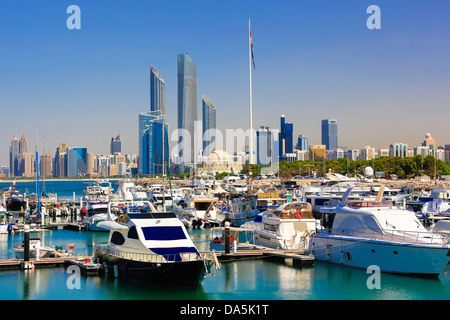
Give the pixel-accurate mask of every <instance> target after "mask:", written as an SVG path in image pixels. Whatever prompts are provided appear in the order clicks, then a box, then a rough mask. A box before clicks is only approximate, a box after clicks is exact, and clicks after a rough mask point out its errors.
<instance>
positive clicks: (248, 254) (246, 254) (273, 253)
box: [216, 247, 315, 266]
mask: <svg viewBox="0 0 450 320" xmlns="http://www.w3.org/2000/svg"><path fill="white" fill-rule="evenodd" d="M216 256H217V259H218V260H219V262H233V261H242V260H252V259H272V260H277V261H280V260H281V261H283V262H285V261H286V260H291V261H292V263H293V265H295V266H313V265H314V261H315V258H314V257H313V256H311V255H306V254H305V250H276V249H271V248H264V247H259V248H255V249H250V250H237V251H236V252H230V253H225V252H224V251H217V252H216Z"/></svg>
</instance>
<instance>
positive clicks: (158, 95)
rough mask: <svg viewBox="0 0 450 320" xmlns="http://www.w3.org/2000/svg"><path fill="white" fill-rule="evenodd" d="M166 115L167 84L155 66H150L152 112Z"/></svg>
mask: <svg viewBox="0 0 450 320" xmlns="http://www.w3.org/2000/svg"><path fill="white" fill-rule="evenodd" d="M158 110H160V111H161V114H162V115H165V114H166V83H165V82H164V79H163V78H162V77H161V75H160V74H159V72H158V70H156V69H155V68H154V67H153V66H150V111H158Z"/></svg>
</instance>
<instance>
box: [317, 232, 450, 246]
mask: <svg viewBox="0 0 450 320" xmlns="http://www.w3.org/2000/svg"><path fill="white" fill-rule="evenodd" d="M316 233H318V234H329V235H333V236H337V237H339V236H341V237H355V238H364V239H369V240H381V241H396V242H405V243H423V244H447V243H450V235H449V234H446V233H443V232H431V231H410V230H397V229H395V230H394V229H392V230H388V229H383V230H382V231H380V230H373V229H366V228H357V229H354V230H353V229H345V230H342V229H333V230H329V229H318V230H316Z"/></svg>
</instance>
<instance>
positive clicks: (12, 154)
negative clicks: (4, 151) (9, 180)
mask: <svg viewBox="0 0 450 320" xmlns="http://www.w3.org/2000/svg"><path fill="white" fill-rule="evenodd" d="M18 154H19V138H17V136H16V135H14V137H12V139H11V146H10V147H9V173H10V176H11V177H14V176H15V175H16V172H17V170H16V168H15V160H16V157H17V155H18Z"/></svg>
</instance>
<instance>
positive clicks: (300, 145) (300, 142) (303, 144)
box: [297, 134, 309, 150]
mask: <svg viewBox="0 0 450 320" xmlns="http://www.w3.org/2000/svg"><path fill="white" fill-rule="evenodd" d="M297 149H298V150H308V149H309V146H308V136H306V135H304V134H301V135H299V136H298V139H297Z"/></svg>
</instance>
